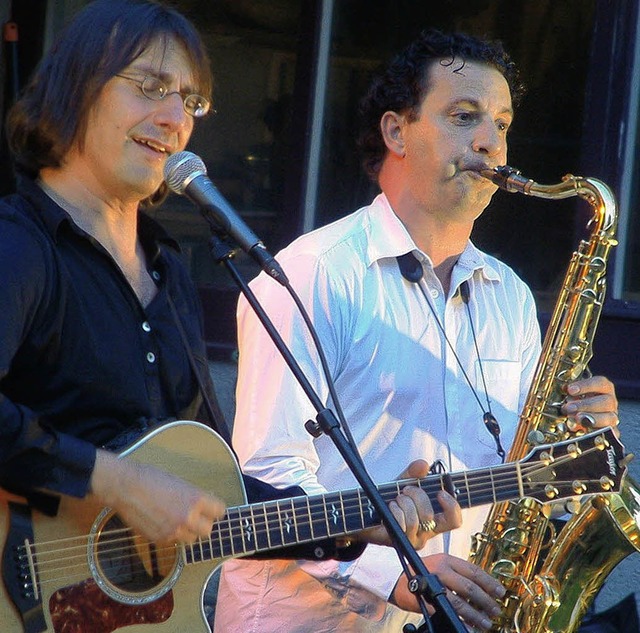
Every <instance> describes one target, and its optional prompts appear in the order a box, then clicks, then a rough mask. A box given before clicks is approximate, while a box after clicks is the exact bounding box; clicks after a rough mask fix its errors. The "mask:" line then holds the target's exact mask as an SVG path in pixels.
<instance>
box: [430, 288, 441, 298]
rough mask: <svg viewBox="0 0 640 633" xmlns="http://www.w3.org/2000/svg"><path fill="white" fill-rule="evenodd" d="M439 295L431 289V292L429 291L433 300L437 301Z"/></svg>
mask: <svg viewBox="0 0 640 633" xmlns="http://www.w3.org/2000/svg"><path fill="white" fill-rule="evenodd" d="M439 295H440V293H439V292H438V291H437V290H436V289H435V288H432V290H431V296H432V297H433V298H434V299H437V298H438V296H439Z"/></svg>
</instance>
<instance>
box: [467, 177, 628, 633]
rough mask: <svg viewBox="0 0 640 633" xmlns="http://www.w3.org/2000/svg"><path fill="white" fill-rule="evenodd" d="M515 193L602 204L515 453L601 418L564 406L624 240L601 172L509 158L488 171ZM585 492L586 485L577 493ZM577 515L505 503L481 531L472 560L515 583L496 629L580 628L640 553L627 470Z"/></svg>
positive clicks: (568, 284) (562, 299) (559, 632)
mask: <svg viewBox="0 0 640 633" xmlns="http://www.w3.org/2000/svg"><path fill="white" fill-rule="evenodd" d="M480 173H481V174H482V175H483V176H484V177H485V178H488V179H489V180H491V181H492V182H494V183H495V184H497V185H498V186H499V187H500V188H502V189H504V190H506V191H509V192H518V193H523V194H525V195H530V196H535V197H540V198H548V199H552V200H558V199H561V198H568V197H571V196H579V197H581V198H583V199H585V200H586V201H587V202H588V203H589V204H590V205H591V207H592V208H593V213H594V215H593V217H592V218H591V220H590V222H589V225H588V227H587V228H590V229H591V231H590V237H589V239H588V240H582V241H581V242H580V245H579V248H578V249H577V251H576V252H574V253H573V256H572V258H571V261H570V264H569V268H568V270H567V273H566V275H565V278H564V280H563V284H562V288H561V290H560V294H559V297H558V300H557V302H556V306H555V308H554V311H553V314H552V316H551V320H550V322H549V326H548V329H547V333H546V335H545V339H544V342H543V346H542V353H541V356H540V360H539V362H538V365H537V367H536V370H535V373H534V377H533V382H532V385H531V388H530V390H529V393H528V395H527V398H526V401H525V404H524V407H523V410H522V413H521V415H520V420H519V423H518V428H517V429H516V435H515V439H514V442H513V445H512V448H511V450H510V451H509V454H508V457H507V459H508V461H515V460H519V459H522V458H524V457H525V455H526V454H527V453H528V452H529V450H530V449H531V448H532V447H533V446H537V445H539V444H546V443H555V442H559V441H562V440H566V439H569V438H570V437H573V436H576V435H580V434H583V433H584V432H586V431H588V430H589V425H590V424H592V423H593V420H592V419H590V418H589V416H585V417H584V418H583V419H582V420H579V421H576V420H573V419H569V418H567V417H566V416H564V415H563V414H562V412H561V410H560V407H561V406H562V404H563V401H564V398H565V391H564V387H565V386H566V385H567V383H569V382H572V381H573V380H576V379H578V378H580V377H581V376H583V375H585V374H586V373H587V372H588V369H587V363H588V361H589V360H590V359H591V357H592V343H593V338H594V335H595V330H596V327H597V324H598V319H599V317H600V312H601V309H602V304H603V300H604V295H605V288H606V279H605V272H606V265H607V257H608V254H609V250H610V248H611V247H612V246H615V245H616V243H617V242H616V239H615V234H616V228H617V212H616V203H615V199H614V196H613V194H612V192H611V190H610V189H609V188H608V187H607V185H605V184H604V183H603V182H601V181H599V180H596V179H594V178H581V177H576V176H573V175H567V176H565V177H564V178H563V179H562V181H561V182H560V183H558V184H554V185H540V184H538V183H536V182H534V181H533V180H529V179H527V178H524V177H523V176H521V174H520V172H519V171H517V170H515V169H512V168H511V167H508V166H504V167H498V168H496V169H492V170H490V169H485V170H482V171H481V172H480ZM581 492H583V491H582V490H580V489H576V495H580V494H581ZM569 505H571V506H572V507H571V508H569V509H570V510H573V516H572V518H571V519H570V520H569V521H568V522H567V523H566V524H565V525H564V527H562V528H561V529H560V530H559V531H558V532H556V529H555V527H554V522H553V521H552V520H551V519H550V512H551V506H550V505H549V504H545V505H543V504H541V503H539V502H538V501H536V500H534V499H528V498H524V499H520V500H518V501H512V502H502V503H496V504H494V505H493V506H492V508H491V510H490V513H489V516H488V518H487V520H486V522H485V524H484V527H483V531H482V532H481V533H479V534H476V535H475V536H474V539H473V543H472V547H471V555H470V560H471V561H472V562H474V563H475V564H477V565H478V566H480V567H481V568H482V569H484V570H485V571H487V572H488V573H491V574H492V575H493V576H494V577H496V578H498V579H499V580H500V581H501V582H502V583H503V584H504V586H505V588H506V589H507V593H506V596H505V598H503V613H502V615H501V616H499V617H498V618H497V619H496V620H494V624H493V627H492V629H491V631H493V632H496V633H572V632H574V631H576V630H577V628H578V626H579V624H580V620H581V619H582V616H583V615H584V613H585V611H586V610H587V608H588V607H589V605H590V604H591V602H592V600H593V598H594V597H595V594H596V593H597V591H598V589H599V588H600V586H601V585H602V583H603V582H604V580H605V578H606V576H607V575H608V574H609V573H610V572H611V570H612V569H613V568H614V567H615V565H617V564H618V562H620V560H622V559H623V558H624V557H626V556H628V555H629V554H631V553H633V552H635V551H640V529H639V526H638V521H640V491H639V490H638V488H637V485H636V484H635V483H634V482H632V481H631V480H630V478H626V479H625V481H624V482H623V486H622V488H621V491H620V493H619V494H607V495H597V496H595V497H588V498H586V500H585V501H583V502H582V503H581V502H580V501H572V502H570V504H569Z"/></svg>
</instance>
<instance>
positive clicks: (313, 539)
mask: <svg viewBox="0 0 640 633" xmlns="http://www.w3.org/2000/svg"><path fill="white" fill-rule="evenodd" d="M305 500H306V502H307V516H308V517H309V531H310V532H311V540H312V541H315V540H316V533H315V530H314V529H313V515H312V514H311V502H310V501H309V497H305Z"/></svg>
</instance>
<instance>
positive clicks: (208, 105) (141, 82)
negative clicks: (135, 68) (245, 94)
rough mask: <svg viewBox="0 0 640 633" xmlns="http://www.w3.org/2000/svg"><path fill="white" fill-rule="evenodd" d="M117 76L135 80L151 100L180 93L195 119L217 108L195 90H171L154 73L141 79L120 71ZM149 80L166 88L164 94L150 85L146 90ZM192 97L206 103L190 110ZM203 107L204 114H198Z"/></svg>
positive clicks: (183, 103) (185, 108)
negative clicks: (188, 91) (189, 102)
mask: <svg viewBox="0 0 640 633" xmlns="http://www.w3.org/2000/svg"><path fill="white" fill-rule="evenodd" d="M115 77H120V78H121V79H128V80H129V81H133V82H134V83H136V84H138V87H139V88H140V92H142V94H143V95H144V96H145V97H146V98H147V99H150V100H151V101H162V100H163V99H165V98H166V97H168V96H169V95H173V94H177V95H179V96H180V98H181V99H182V107H183V108H184V111H185V112H186V113H187V114H188V115H189V116H192V117H193V118H194V119H201V118H203V117H205V116H206V115H207V114H209V112H212V111H213V112H215V110H212V109H211V101H209V99H207V98H206V97H203V96H202V95H199V94H197V93H195V92H191V93H189V94H184V93H182V92H180V91H179V90H171V91H169V86H167V84H166V83H165V82H164V81H162V79H160V77H156V76H154V75H145V76H144V77H143V78H142V79H139V78H137V77H129V76H128V75H122V74H120V73H116V74H115ZM149 80H151V81H154V82H156V83H157V84H158V86H159V87H161V88H164V89H165V92H164V93H163V94H161V93H160V92H155V93H154V92H153V91H151V90H149V89H148V86H147V89H146V90H145V84H146V83H147V82H148V81H149ZM152 95H156V96H152ZM192 97H193V98H195V99H197V100H198V102H199V103H200V104H204V105H200V106H199V107H198V108H197V109H196V110H195V111H193V112H190V111H189V109H188V106H187V99H190V98H192ZM203 108H205V110H204V112H202V114H197V112H198V111H199V110H201V109H203Z"/></svg>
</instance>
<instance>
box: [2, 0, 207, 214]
mask: <svg viewBox="0 0 640 633" xmlns="http://www.w3.org/2000/svg"><path fill="white" fill-rule="evenodd" d="M158 39H160V40H161V41H165V42H167V41H168V40H169V39H174V40H176V41H178V42H180V43H181V44H182V45H183V46H184V49H185V51H186V54H187V56H188V59H189V62H190V64H191V68H192V71H193V73H194V80H195V82H196V85H197V89H198V92H199V93H200V94H202V95H203V96H205V97H207V98H210V97H211V92H212V89H213V79H212V76H211V69H210V65H209V58H208V55H207V52H206V49H205V47H204V44H203V42H202V40H201V38H200V35H199V34H198V32H197V31H196V29H195V27H194V26H193V25H192V24H191V22H189V20H187V19H186V18H185V17H184V16H183V15H181V14H180V13H178V12H177V11H176V10H174V9H172V8H169V7H168V6H164V5H162V4H160V3H159V2H156V1H155V0H96V1H95V2H92V3H91V4H89V5H87V7H85V8H84V9H83V10H82V11H80V13H78V15H77V16H76V17H75V18H74V19H73V20H72V21H71V22H70V23H69V25H68V26H67V27H66V28H65V29H64V30H63V32H62V33H61V34H60V36H59V37H58V38H57V41H56V43H55V44H54V45H53V47H52V48H51V49H50V50H49V52H48V53H47V54H46V55H45V56H44V57H43V59H42V60H41V61H40V63H39V65H38V67H37V68H36V70H35V72H34V74H33V75H32V77H31V78H30V81H29V83H28V84H27V86H26V87H25V89H24V91H23V93H22V94H21V96H20V98H19V99H18V101H16V103H15V104H14V105H13V107H12V108H11V110H10V111H9V115H8V118H7V137H8V140H9V147H10V149H11V151H12V153H13V156H14V160H15V165H16V169H17V170H19V171H22V172H24V173H26V174H28V175H30V176H31V177H36V176H37V174H38V172H39V171H40V170H41V169H42V168H43V167H60V166H61V164H62V160H63V158H64V157H65V155H66V154H67V152H68V151H69V149H70V148H71V147H72V145H73V144H74V142H76V140H77V141H78V142H79V144H80V146H82V142H83V139H84V136H85V133H86V127H87V120H88V115H89V111H90V109H91V107H92V106H93V105H94V103H95V102H96V99H97V98H98V96H99V95H100V91H101V90H102V88H103V87H104V85H105V84H106V83H107V81H109V80H110V79H111V78H112V77H113V76H114V75H116V74H118V73H119V72H121V71H122V70H123V69H124V68H125V67H127V66H128V65H129V64H130V63H131V62H133V61H134V60H135V59H136V58H137V57H139V56H140V55H141V54H142V53H143V52H144V51H145V50H146V49H147V48H148V47H149V46H150V45H152V44H153V43H154V42H156V41H157V40H158ZM166 192H167V191H166V186H165V185H164V183H163V185H162V186H161V187H160V189H159V190H158V191H157V192H155V193H154V194H153V195H152V196H151V197H150V198H148V199H147V200H145V201H143V204H142V206H151V205H153V204H157V203H159V202H160V201H161V200H162V199H164V197H165V196H166Z"/></svg>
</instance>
